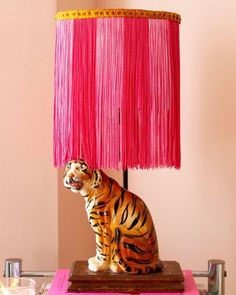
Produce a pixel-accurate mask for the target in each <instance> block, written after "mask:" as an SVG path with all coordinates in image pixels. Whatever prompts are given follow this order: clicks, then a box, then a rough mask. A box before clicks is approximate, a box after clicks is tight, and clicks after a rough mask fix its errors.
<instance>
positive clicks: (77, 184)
mask: <svg viewBox="0 0 236 295" xmlns="http://www.w3.org/2000/svg"><path fill="white" fill-rule="evenodd" d="M69 184H70V186H71V187H72V188H73V189H76V190H80V189H81V187H82V185H83V182H82V181H81V180H80V179H79V178H75V177H73V178H69Z"/></svg>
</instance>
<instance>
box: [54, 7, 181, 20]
mask: <svg viewBox="0 0 236 295" xmlns="http://www.w3.org/2000/svg"><path fill="white" fill-rule="evenodd" d="M110 17H117V18H118V17H121V18H123V17H138V18H154V19H167V20H172V21H175V22H178V23H180V22H181V16H180V15H179V14H177V13H174V12H167V11H152V10H142V9H89V10H68V11H60V12H58V13H57V14H56V17H55V18H56V19H57V20H67V19H83V18H110Z"/></svg>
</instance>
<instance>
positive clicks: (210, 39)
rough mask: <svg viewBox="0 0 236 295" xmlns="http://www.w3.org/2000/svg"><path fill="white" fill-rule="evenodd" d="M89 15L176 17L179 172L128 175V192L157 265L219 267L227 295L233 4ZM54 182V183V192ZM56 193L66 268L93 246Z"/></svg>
mask: <svg viewBox="0 0 236 295" xmlns="http://www.w3.org/2000/svg"><path fill="white" fill-rule="evenodd" d="M84 3H85V2H84ZM97 7H98V8H108V7H110V8H120V7H124V8H143V9H153V10H169V11H175V12H178V13H180V14H181V15H182V18H183V20H182V24H181V41H180V42H181V126H182V128H181V129H182V130H181V131H182V169H181V170H180V171H174V170H166V169H165V170H150V171H137V170H136V171H131V172H130V173H129V187H130V190H131V191H133V192H135V193H137V194H138V195H140V196H142V197H143V199H144V200H145V201H146V203H147V204H148V206H149V208H150V210H151V212H152V215H153V218H154V221H155V224H156V227H157V232H158V237H159V244H160V253H161V257H162V259H165V260H170V259H173V260H178V261H179V262H180V263H181V266H182V267H183V268H190V269H194V270H199V269H200V270H204V269H206V268H207V261H208V259H211V258H219V259H224V260H226V264H227V270H228V274H229V275H228V278H227V282H226V291H227V293H226V294H235V293H236V284H235V280H236V263H235V261H236V251H235V249H236V219H235V212H236V211H235V208H236V199H235V193H236V182H235V175H236V170H235V166H236V165H235V164H236V157H235V154H236V153H235V151H236V136H235V135H236V128H235V126H236V119H235V115H234V114H235V113H236V102H235V97H236V88H235V83H234V79H235V68H236V56H235V52H236V39H235V38H234V36H235V35H236V19H235V16H234V12H235V9H236V3H235V2H234V1H227V2H226V3H224V5H223V6H222V3H221V2H219V1H218V2H215V1H207V2H206V1H203V0H200V1H198V2H196V3H193V2H192V1H187V0H182V1H170V0H167V1H156V0H155V1H154V0H149V1H144V0H127V1H118V0H117V1H114V0H113V1H108V0H107V1H106V0H98V1H97ZM77 8H78V9H79V8H88V7H84V6H83V7H80V5H77ZM61 181H62V175H60V176H59V187H60V186H62V184H61ZM60 192H61V195H60V197H59V198H60V200H61V202H62V199H64V201H63V202H64V206H70V210H69V212H68V213H67V216H64V217H63V218H65V219H66V220H67V222H68V221H70V216H73V220H71V222H69V224H68V230H67V232H68V233H71V234H70V240H66V241H65V240H64V241H63V243H67V247H68V249H69V251H70V254H69V251H67V250H66V247H64V249H63V253H66V252H67V257H66V259H63V257H61V256H60V259H61V262H62V261H63V263H62V265H67V266H69V265H70V263H71V261H72V260H73V259H75V258H76V259H84V258H87V257H89V256H91V255H94V249H93V246H92V243H93V239H94V238H93V235H92V232H91V230H90V228H89V226H88V224H87V223H86V222H84V220H83V218H84V216H85V214H84V212H83V206H84V205H83V200H82V199H80V198H79V196H78V197H77V196H76V195H74V194H72V193H69V192H64V190H63V189H62V187H61V191H60ZM64 194H66V196H63V195H64ZM65 198H66V200H65ZM61 204H62V203H61ZM61 217H62V215H61ZM74 222H75V225H73V223H74ZM61 223H63V221H61ZM62 228H63V227H60V229H62ZM60 232H61V231H60ZM64 232H65V228H64ZM68 235H69V234H68ZM81 236H82V239H81V240H80V237H81ZM61 243H62V242H61ZM85 245H87V247H86V246H85ZM75 249H76V252H75ZM64 257H65V256H64Z"/></svg>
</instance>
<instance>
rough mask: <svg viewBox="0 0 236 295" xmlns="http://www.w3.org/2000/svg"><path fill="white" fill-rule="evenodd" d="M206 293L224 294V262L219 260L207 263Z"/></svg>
mask: <svg viewBox="0 0 236 295" xmlns="http://www.w3.org/2000/svg"><path fill="white" fill-rule="evenodd" d="M208 272H209V277H208V293H209V295H211V294H212V295H213V294H214V295H224V294H225V276H226V272H225V262H224V261H223V260H219V259H212V260H209V261H208Z"/></svg>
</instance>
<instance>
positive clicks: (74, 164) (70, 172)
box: [63, 160, 102, 195]
mask: <svg viewBox="0 0 236 295" xmlns="http://www.w3.org/2000/svg"><path fill="white" fill-rule="evenodd" d="M63 183H64V186H65V188H67V189H70V190H71V191H72V192H74V193H78V192H80V193H81V194H82V195H87V194H89V193H90V191H91V190H93V189H96V188H99V186H100V185H101V183H102V174H101V172H100V170H93V169H90V168H89V167H88V164H87V163H86V162H85V161H84V160H72V161H69V162H67V163H66V166H65V173H64V178H63Z"/></svg>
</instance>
